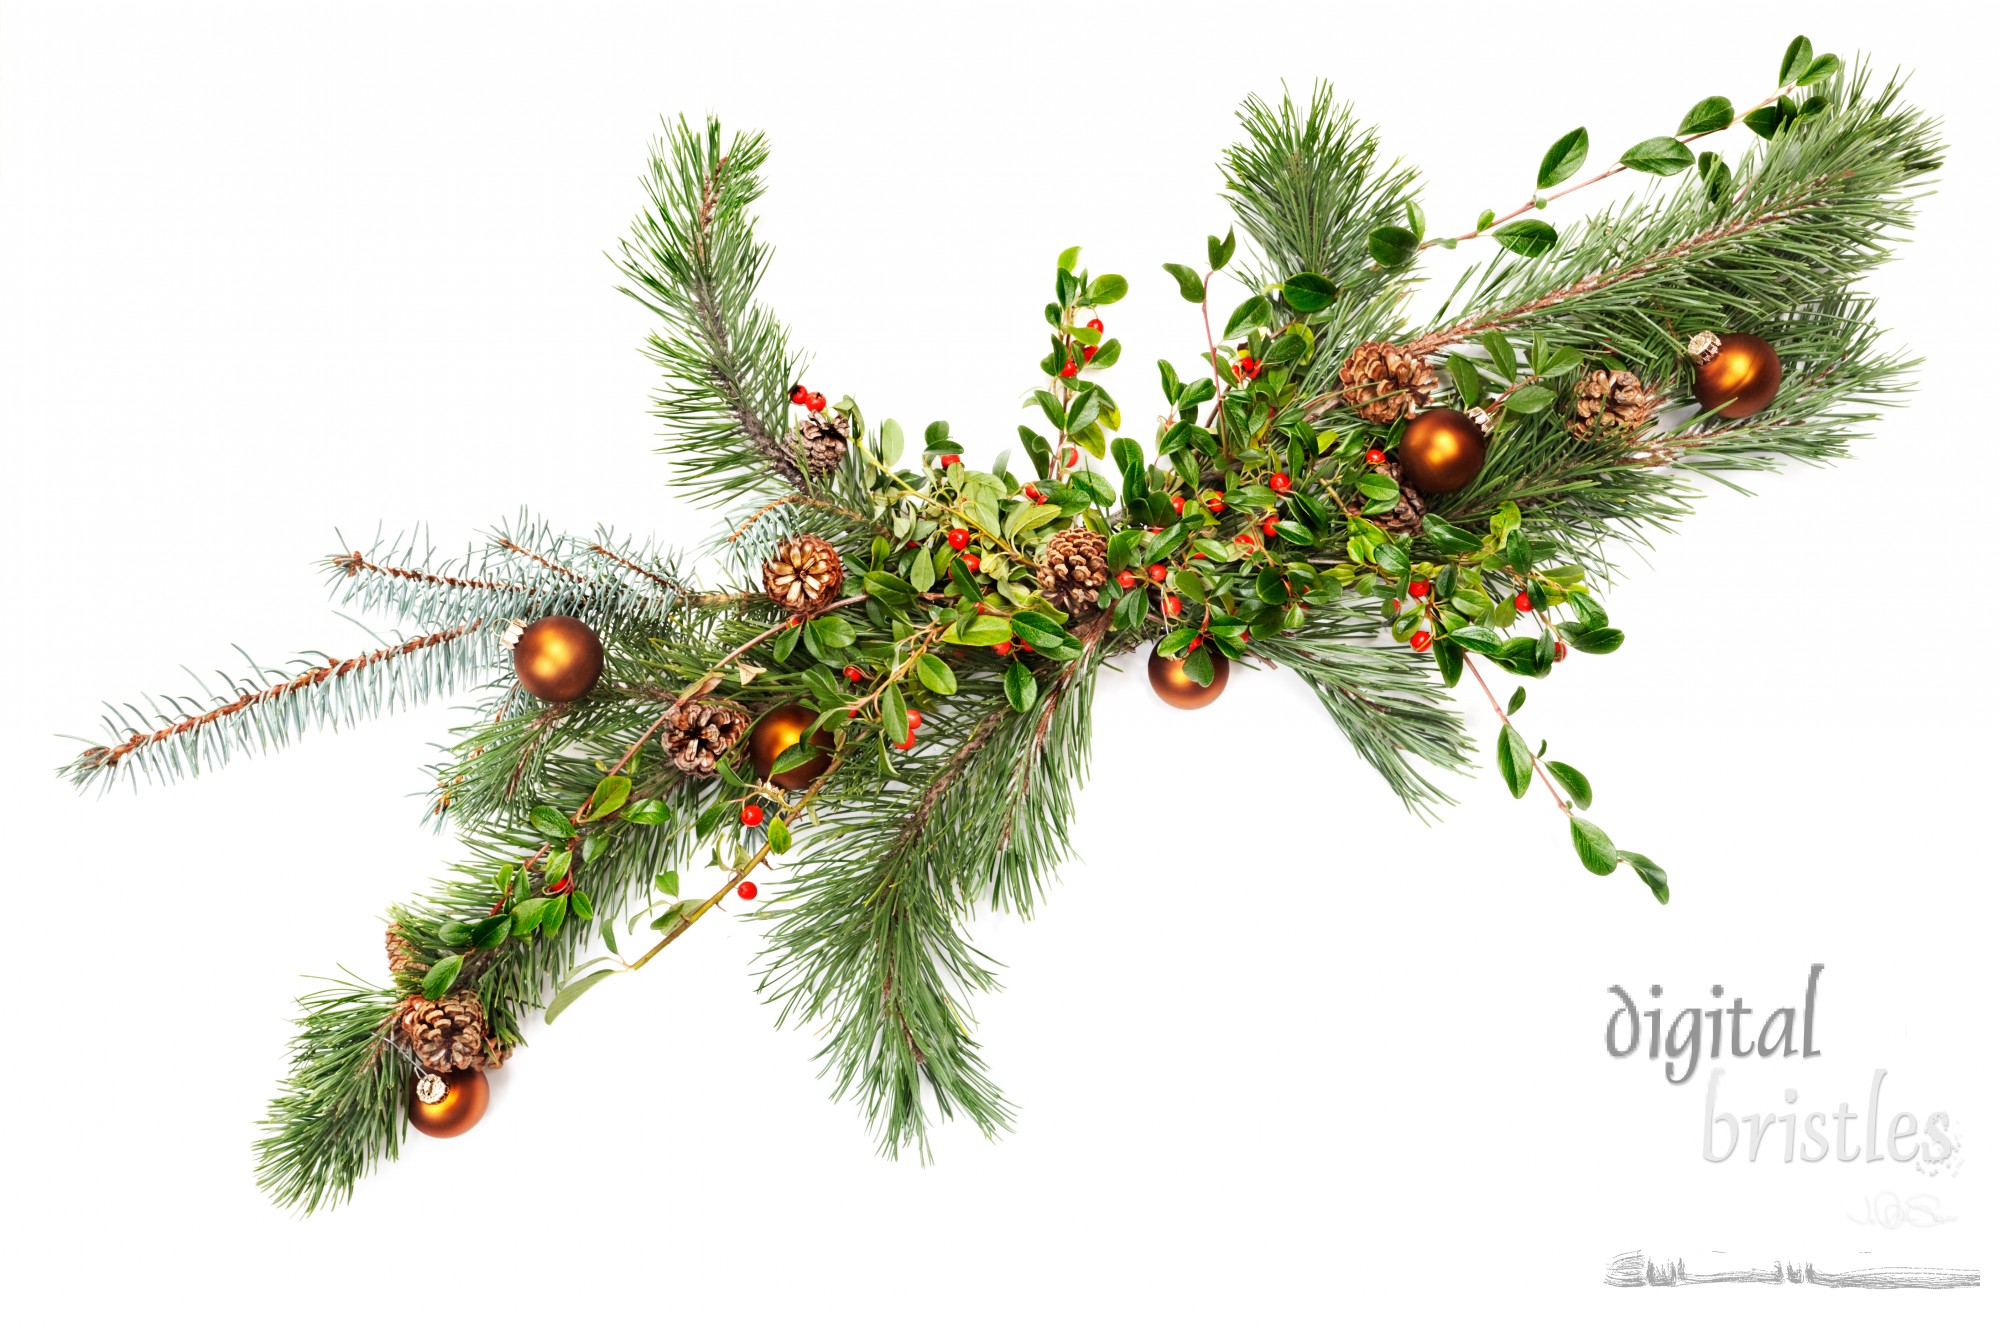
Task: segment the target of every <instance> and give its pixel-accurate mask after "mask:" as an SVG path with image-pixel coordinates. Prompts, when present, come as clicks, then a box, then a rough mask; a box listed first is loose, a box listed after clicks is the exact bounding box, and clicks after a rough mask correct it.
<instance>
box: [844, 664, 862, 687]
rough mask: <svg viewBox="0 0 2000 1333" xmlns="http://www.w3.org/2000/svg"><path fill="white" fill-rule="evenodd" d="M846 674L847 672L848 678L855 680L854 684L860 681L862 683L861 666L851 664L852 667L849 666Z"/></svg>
mask: <svg viewBox="0 0 2000 1333" xmlns="http://www.w3.org/2000/svg"><path fill="white" fill-rule="evenodd" d="M845 674H846V676H847V679H848V680H849V681H851V682H853V683H854V684H856V685H858V684H860V683H861V668H860V667H858V666H851V667H849V668H847V670H846V672H845Z"/></svg>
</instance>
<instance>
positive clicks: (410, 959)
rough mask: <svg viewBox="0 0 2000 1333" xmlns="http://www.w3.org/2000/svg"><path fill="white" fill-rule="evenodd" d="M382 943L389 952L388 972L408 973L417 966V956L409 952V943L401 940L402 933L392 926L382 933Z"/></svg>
mask: <svg viewBox="0 0 2000 1333" xmlns="http://www.w3.org/2000/svg"><path fill="white" fill-rule="evenodd" d="M382 943H383V946H384V947H385V948H387V950H388V952H389V972H390V974H391V975H392V976H393V975H394V974H395V973H398V972H408V971H409V970H410V969H411V968H413V967H415V966H416V965H417V956H416V955H415V954H413V953H411V952H410V942H409V941H408V940H406V939H404V938H403V932H402V931H400V930H397V929H396V928H395V927H394V926H391V927H389V928H388V929H387V930H385V931H383V932H382Z"/></svg>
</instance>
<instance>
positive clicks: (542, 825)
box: [528, 805, 576, 841]
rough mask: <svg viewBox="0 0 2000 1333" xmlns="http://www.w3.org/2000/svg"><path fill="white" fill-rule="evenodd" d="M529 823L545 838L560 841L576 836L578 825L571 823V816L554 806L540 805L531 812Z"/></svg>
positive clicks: (529, 813)
mask: <svg viewBox="0 0 2000 1333" xmlns="http://www.w3.org/2000/svg"><path fill="white" fill-rule="evenodd" d="M528 822H529V823H530V824H533V825H534V826H535V828H536V829H537V830H539V831H540V832H541V833H542V834H543V835H544V836H546V837H550V838H554V839H556V840H558V841H567V840H568V839H570V838H571V837H574V836H575V834H576V825H574V824H572V823H570V822H569V816H568V815H566V814H564V813H563V812H562V811H560V810H558V809H556V808H555V807H554V806H552V805H538V806H536V807H535V808H534V809H532V810H530V811H529V812H528Z"/></svg>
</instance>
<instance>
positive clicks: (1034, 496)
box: [1021, 485, 1042, 504]
mask: <svg viewBox="0 0 2000 1333" xmlns="http://www.w3.org/2000/svg"><path fill="white" fill-rule="evenodd" d="M1021 494H1023V495H1025V496H1027V497H1028V498H1029V499H1030V500H1033V501H1034V502H1035V503H1036V504H1040V503H1041V502H1042V493H1041V492H1040V491H1038V490H1036V489H1035V488H1034V487H1033V486H1032V485H1029V486H1023V487H1022V488H1021Z"/></svg>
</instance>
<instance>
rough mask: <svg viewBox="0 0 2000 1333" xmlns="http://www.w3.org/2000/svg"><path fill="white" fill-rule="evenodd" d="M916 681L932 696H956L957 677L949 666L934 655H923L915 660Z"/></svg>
mask: <svg viewBox="0 0 2000 1333" xmlns="http://www.w3.org/2000/svg"><path fill="white" fill-rule="evenodd" d="M916 672H917V679H918V680H920V681H922V682H923V683H924V688H925V689H927V690H929V691H930V692H931V693H932V694H957V693H958V677H957V676H956V675H955V674H953V672H952V669H951V664H950V663H949V662H947V661H945V660H944V659H943V658H942V657H939V656H937V655H936V654H935V653H924V654H922V655H921V656H919V657H918V658H917V664H916Z"/></svg>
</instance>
